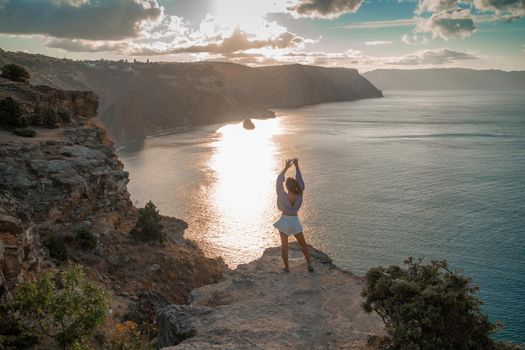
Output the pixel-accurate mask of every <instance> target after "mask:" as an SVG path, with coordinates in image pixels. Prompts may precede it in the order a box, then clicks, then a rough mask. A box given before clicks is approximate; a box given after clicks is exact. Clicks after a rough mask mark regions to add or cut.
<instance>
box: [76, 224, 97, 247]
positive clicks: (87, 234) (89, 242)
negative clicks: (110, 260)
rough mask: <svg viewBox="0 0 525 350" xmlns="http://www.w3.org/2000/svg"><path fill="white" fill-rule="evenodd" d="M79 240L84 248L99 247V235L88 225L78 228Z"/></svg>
mask: <svg viewBox="0 0 525 350" xmlns="http://www.w3.org/2000/svg"><path fill="white" fill-rule="evenodd" d="M77 241H78V243H79V245H80V247H81V248H82V249H86V250H93V249H95V248H96V247H97V236H95V235H94V234H93V233H92V232H91V231H89V229H88V228H87V227H81V228H79V229H78V230H77Z"/></svg>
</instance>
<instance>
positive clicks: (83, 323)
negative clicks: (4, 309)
mask: <svg viewBox="0 0 525 350" xmlns="http://www.w3.org/2000/svg"><path fill="white" fill-rule="evenodd" d="M61 284H62V288H58V287H57V284H56V283H55V280H54V276H53V275H52V274H51V273H41V274H40V275H39V276H38V278H37V280H36V281H35V282H25V283H22V284H20V285H19V287H18V288H17V291H16V293H15V305H16V308H17V311H18V312H19V314H20V317H21V320H22V321H23V322H24V323H25V324H26V325H27V326H28V328H29V329H32V330H33V331H34V332H36V333H37V334H39V335H41V336H44V335H47V336H50V337H52V338H53V339H54V341H55V343H56V344H57V345H58V347H59V348H61V349H70V348H78V347H81V346H82V345H83V344H84V343H85V341H86V339H87V338H88V337H89V336H91V335H92V334H93V333H94V332H95V330H96V329H97V327H98V326H99V325H101V324H102V323H103V322H104V321H105V320H106V318H107V316H108V306H109V300H108V297H107V295H106V293H105V292H104V291H103V290H102V289H100V288H99V287H97V286H96V285H95V284H93V283H92V282H90V281H88V280H86V278H85V276H84V273H83V271H82V269H81V268H79V267H75V268H73V269H71V270H69V271H66V272H62V273H61Z"/></svg>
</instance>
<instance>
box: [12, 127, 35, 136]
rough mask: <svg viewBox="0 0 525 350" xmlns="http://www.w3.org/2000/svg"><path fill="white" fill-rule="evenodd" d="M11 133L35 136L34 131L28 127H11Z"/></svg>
mask: <svg viewBox="0 0 525 350" xmlns="http://www.w3.org/2000/svg"><path fill="white" fill-rule="evenodd" d="M13 134H15V135H18V136H22V137H35V136H36V131H35V130H33V129H30V128H15V129H13Z"/></svg>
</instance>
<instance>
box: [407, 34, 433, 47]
mask: <svg viewBox="0 0 525 350" xmlns="http://www.w3.org/2000/svg"><path fill="white" fill-rule="evenodd" d="M401 41H402V42H404V43H405V44H407V45H412V44H428V42H429V41H430V39H429V38H428V37H427V36H425V35H420V34H412V35H408V34H404V35H403V36H402V37H401Z"/></svg>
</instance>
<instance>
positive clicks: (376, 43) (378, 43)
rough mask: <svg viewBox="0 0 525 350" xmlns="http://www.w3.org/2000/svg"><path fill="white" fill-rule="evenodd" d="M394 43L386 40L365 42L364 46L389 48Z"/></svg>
mask: <svg viewBox="0 0 525 350" xmlns="http://www.w3.org/2000/svg"><path fill="white" fill-rule="evenodd" d="M393 43H394V42H393V41H388V40H377V41H365V45H368V46H390V45H392V44H393Z"/></svg>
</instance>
